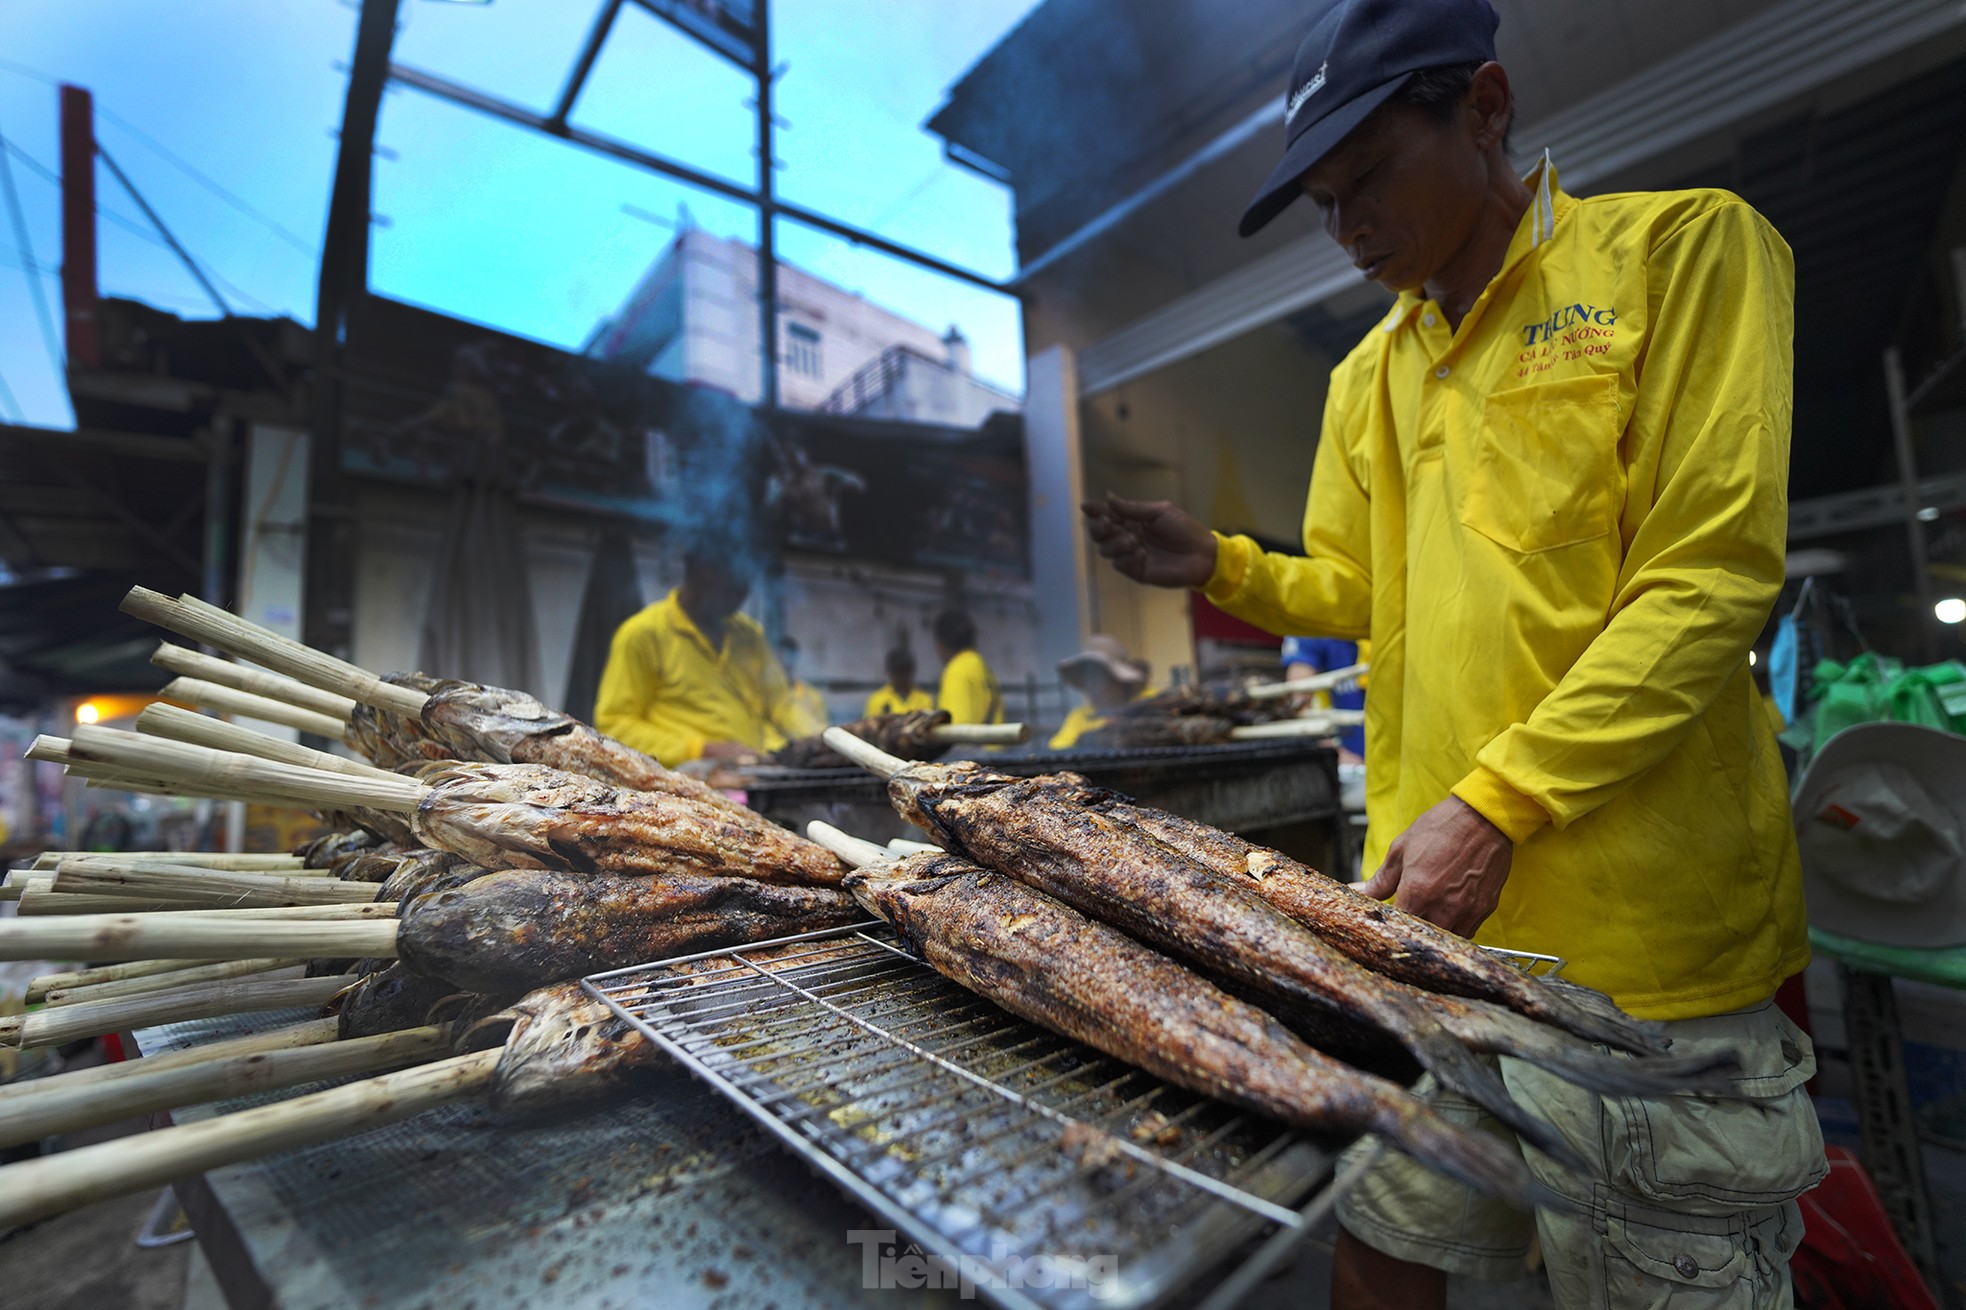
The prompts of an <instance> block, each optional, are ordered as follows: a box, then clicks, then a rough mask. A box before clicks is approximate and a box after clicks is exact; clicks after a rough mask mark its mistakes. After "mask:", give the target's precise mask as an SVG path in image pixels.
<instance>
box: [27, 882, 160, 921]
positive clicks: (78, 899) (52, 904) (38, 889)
mask: <svg viewBox="0 0 1966 1310" xmlns="http://www.w3.org/2000/svg"><path fill="white" fill-rule="evenodd" d="M192 908H193V905H192V903H191V902H189V901H180V900H151V899H145V900H142V901H136V900H132V899H131V898H130V897H128V896H77V895H74V894H73V893H65V892H58V891H56V890H55V880H54V878H52V877H46V878H42V877H36V878H34V879H32V880H31V881H29V883H28V884H27V888H26V890H25V891H23V892H22V893H21V898H20V904H19V905H18V906H16V907H15V909H14V913H15V914H18V915H23V916H25V917H28V918H33V917H34V916H36V915H41V914H64V915H66V914H136V913H139V912H142V913H146V914H148V913H153V912H155V913H163V912H167V911H171V910H189V909H192Z"/></svg>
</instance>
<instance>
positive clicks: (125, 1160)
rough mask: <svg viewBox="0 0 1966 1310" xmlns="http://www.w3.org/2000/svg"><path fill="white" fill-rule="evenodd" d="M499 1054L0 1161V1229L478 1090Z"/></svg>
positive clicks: (399, 1116) (411, 1112)
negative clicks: (38, 1155)
mask: <svg viewBox="0 0 1966 1310" xmlns="http://www.w3.org/2000/svg"><path fill="white" fill-rule="evenodd" d="M502 1054H503V1049H502V1048H494V1049H492V1050H489V1051H475V1052H473V1053H472V1054H470V1055H458V1056H453V1057H451V1058H450V1059H447V1060H437V1061H434V1062H433V1063H430V1064H423V1065H417V1066H416V1067H414V1068H411V1069H404V1070H402V1071H400V1072H398V1073H390V1074H383V1075H382V1076H380V1077H377V1078H366V1079H363V1080H362V1081H361V1082H356V1083H350V1084H348V1085H347V1086H345V1087H336V1088H332V1089H331V1090H329V1091H325V1092H314V1093H312V1094H310V1095H307V1096H297V1097H295V1098H294V1099H292V1100H290V1101H282V1102H280V1103H279V1104H277V1105H267V1106H261V1107H260V1108H258V1109H256V1110H242V1111H240V1112H239V1113H238V1114H228V1115H221V1116H219V1117H218V1118H215V1119H207V1120H205V1121H204V1122H202V1123H195V1124H181V1125H179V1126H177V1127H175V1128H165V1129H162V1130H160V1131H158V1132H154V1133H145V1134H143V1135H142V1136H139V1137H124V1138H119V1139H118V1140H116V1141H113V1142H102V1143H100V1144H98V1145H95V1146H84V1147H80V1148H78V1149H76V1150H73V1151H64V1152H62V1153H61V1154H59V1155H51V1156H47V1157H45V1158H43V1159H39V1160H27V1161H24V1162H22V1163H20V1164H15V1165H9V1166H7V1167H6V1168H4V1169H0V1229H6V1228H11V1227H15V1226H17V1225H20V1224H23V1223H26V1222H28V1221H30V1220H34V1219H43V1218H46V1217H47V1216H49V1215H55V1214H60V1213H62V1212H63V1211H66V1210H72V1209H74V1208H75V1207H77V1206H81V1205H87V1204H88V1203H89V1202H91V1201H100V1200H103V1199H104V1198H106V1197H111V1196H121V1195H123V1194H124V1193H126V1192H138V1191H142V1190H143V1189H145V1188H148V1187H156V1186H159V1185H161V1184H163V1183H167V1182H169V1181H171V1180H172V1179H174V1178H183V1177H185V1176H187V1175H189V1174H195V1173H202V1172H204V1171H205V1170H208V1169H216V1168H218V1167H219V1166H220V1165H227V1164H233V1163H236V1162H238V1161H240V1160H250V1159H252V1158H253V1157H254V1156H260V1155H271V1154H274V1153H275V1152H278V1151H284V1150H289V1149H291V1148H293V1147H296V1146H306V1145H309V1144H310V1143H313V1142H320V1141H326V1140H327V1139H329V1138H333V1137H340V1136H345V1135H348V1134H351V1133H356V1132H360V1131H362V1130H364V1129H368V1128H379V1127H381V1126H382V1125H384V1124H390V1123H395V1122H397V1121H398V1120H401V1119H408V1118H410V1117H411V1116H413V1115H416V1114H420V1113H421V1112H423V1111H424V1110H427V1109H429V1108H430V1107H432V1106H436V1105H443V1104H445V1103H446V1102H449V1101H456V1100H460V1099H463V1098H465V1097H468V1096H472V1095H475V1094H477V1093H479V1092H482V1091H484V1090H485V1089H487V1088H488V1087H489V1086H490V1085H491V1081H492V1076H493V1074H494V1073H495V1072H496V1070H497V1068H498V1061H499V1057H500V1055H502Z"/></svg>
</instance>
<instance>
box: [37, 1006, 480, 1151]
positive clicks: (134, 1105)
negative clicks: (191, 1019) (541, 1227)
mask: <svg viewBox="0 0 1966 1310" xmlns="http://www.w3.org/2000/svg"><path fill="white" fill-rule="evenodd" d="M444 1050H445V1042H444V1030H443V1029H442V1028H438V1027H423V1028H406V1029H404V1030H402V1031H400V1032H393V1033H384V1034H382V1035H381V1036H377V1037H358V1038H351V1039H349V1040H347V1041H335V1042H326V1043H321V1044H317V1045H311V1046H296V1047H292V1048H290V1049H287V1050H278V1051H253V1052H248V1053H244V1054H238V1055H228V1056H219V1057H217V1058H207V1059H205V1060H202V1061H199V1062H198V1063H196V1064H189V1065H179V1066H176V1067H174V1068H168V1069H146V1068H144V1067H143V1066H145V1065H150V1064H153V1063H155V1062H154V1061H153V1060H150V1059H143V1060H135V1061H131V1062H129V1063H131V1064H132V1065H133V1066H135V1071H134V1072H133V1073H132V1074H131V1075H130V1076H129V1077H127V1078H123V1079H119V1080H118V1081H116V1082H111V1083H98V1084H96V1085H95V1086H94V1087H92V1088H82V1089H77V1088H63V1089H61V1090H60V1091H59V1092H58V1093H57V1094H56V1095H52V1096H40V1097H22V1098H18V1099H16V1100H14V1101H12V1102H0V1146H14V1145H18V1144H19V1143H21V1142H32V1141H38V1140H39V1139H41V1138H43V1137H52V1136H54V1135H55V1134H56V1133H67V1132H74V1131H75V1130H76V1129H78V1128H90V1127H94V1126H95V1125H97V1124H105V1123H114V1122H115V1121H116V1120H118V1119H127V1118H129V1117H130V1116H132V1115H138V1114H150V1113H153V1112H155V1111H158V1110H171V1109H176V1108H177V1107H179V1106H185V1105H201V1104H203V1103H205V1102H207V1101H219V1100H226V1099H228V1098H230V1097H234V1096H244V1095H246V1094H247V1093H249V1092H261V1091H270V1090H273V1089H275V1088H281V1087H294V1086H298V1085H299V1084H301V1083H311V1082H318V1081H320V1080H321V1079H323V1078H343V1077H347V1076H348V1075H350V1074H376V1073H382V1072H384V1071H386V1070H390V1069H400V1068H402V1067H403V1066H404V1065H412V1064H421V1063H423V1062H424V1061H426V1060H430V1059H434V1058H435V1057H437V1056H439V1055H442V1054H443V1053H444Z"/></svg>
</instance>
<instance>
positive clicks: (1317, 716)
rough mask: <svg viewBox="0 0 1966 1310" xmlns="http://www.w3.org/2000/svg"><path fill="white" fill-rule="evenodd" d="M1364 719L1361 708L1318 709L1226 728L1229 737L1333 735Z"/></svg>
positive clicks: (1252, 738)
mask: <svg viewBox="0 0 1966 1310" xmlns="http://www.w3.org/2000/svg"><path fill="white" fill-rule="evenodd" d="M1363 722H1365V711H1363V710H1320V711H1318V712H1316V713H1313V714H1309V715H1306V716H1305V717H1304V718H1301V719H1278V720H1277V721H1276V722H1275V723H1251V724H1246V725H1244V726H1243V727H1240V728H1231V729H1230V730H1229V739H1230V740H1231V741H1265V740H1269V739H1272V738H1280V737H1335V736H1337V735H1338V733H1339V732H1340V731H1341V730H1342V729H1344V728H1347V727H1349V726H1351V725H1353V724H1356V723H1363Z"/></svg>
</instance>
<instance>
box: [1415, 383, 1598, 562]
mask: <svg viewBox="0 0 1966 1310" xmlns="http://www.w3.org/2000/svg"><path fill="white" fill-rule="evenodd" d="M1621 436H1622V430H1621V427H1620V424H1619V422H1618V379H1617V377H1615V376H1614V375H1612V374H1608V373H1603V374H1590V375H1588V376H1585V377H1577V378H1565V379H1562V380H1561V381H1556V382H1539V383H1536V384H1534V385H1531V386H1526V387H1513V388H1510V389H1509V390H1507V391H1497V392H1495V393H1493V394H1492V395H1490V396H1489V397H1488V400H1487V402H1486V403H1485V404H1484V405H1483V406H1482V421H1481V428H1480V430H1479V431H1478V432H1477V433H1475V434H1473V436H1472V439H1471V440H1470V441H1469V443H1468V444H1467V445H1465V446H1463V447H1462V448H1461V449H1458V450H1455V449H1450V450H1449V459H1450V462H1451V463H1452V464H1453V465H1456V466H1458V468H1457V472H1458V473H1459V478H1458V479H1457V480H1458V481H1460V483H1461V486H1460V487H1459V488H1457V489H1456V490H1457V499H1458V500H1459V503H1460V515H1461V521H1462V522H1463V523H1465V524H1467V525H1468V526H1469V527H1471V528H1473V529H1474V530H1475V531H1476V532H1479V533H1480V534H1481V535H1482V536H1484V537H1487V538H1488V539H1489V540H1490V541H1493V542H1495V543H1496V544H1497V545H1500V546H1506V547H1508V548H1509V549H1510V550H1513V551H1518V552H1521V553H1524V554H1529V553H1533V552H1535V551H1541V550H1551V549H1554V548H1556V547H1558V546H1570V545H1575V544H1577V543H1578V542H1583V541H1591V540H1595V539H1596V538H1599V537H1604V536H1608V535H1610V533H1611V532H1612V531H1613V530H1615V529H1616V527H1617V524H1618V511H1619V508H1620V507H1621V506H1622V505H1623V503H1624V476H1625V475H1624V467H1623V465H1622V464H1621V463H1620V461H1619V458H1618V443H1619V439H1620V437H1621Z"/></svg>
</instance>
